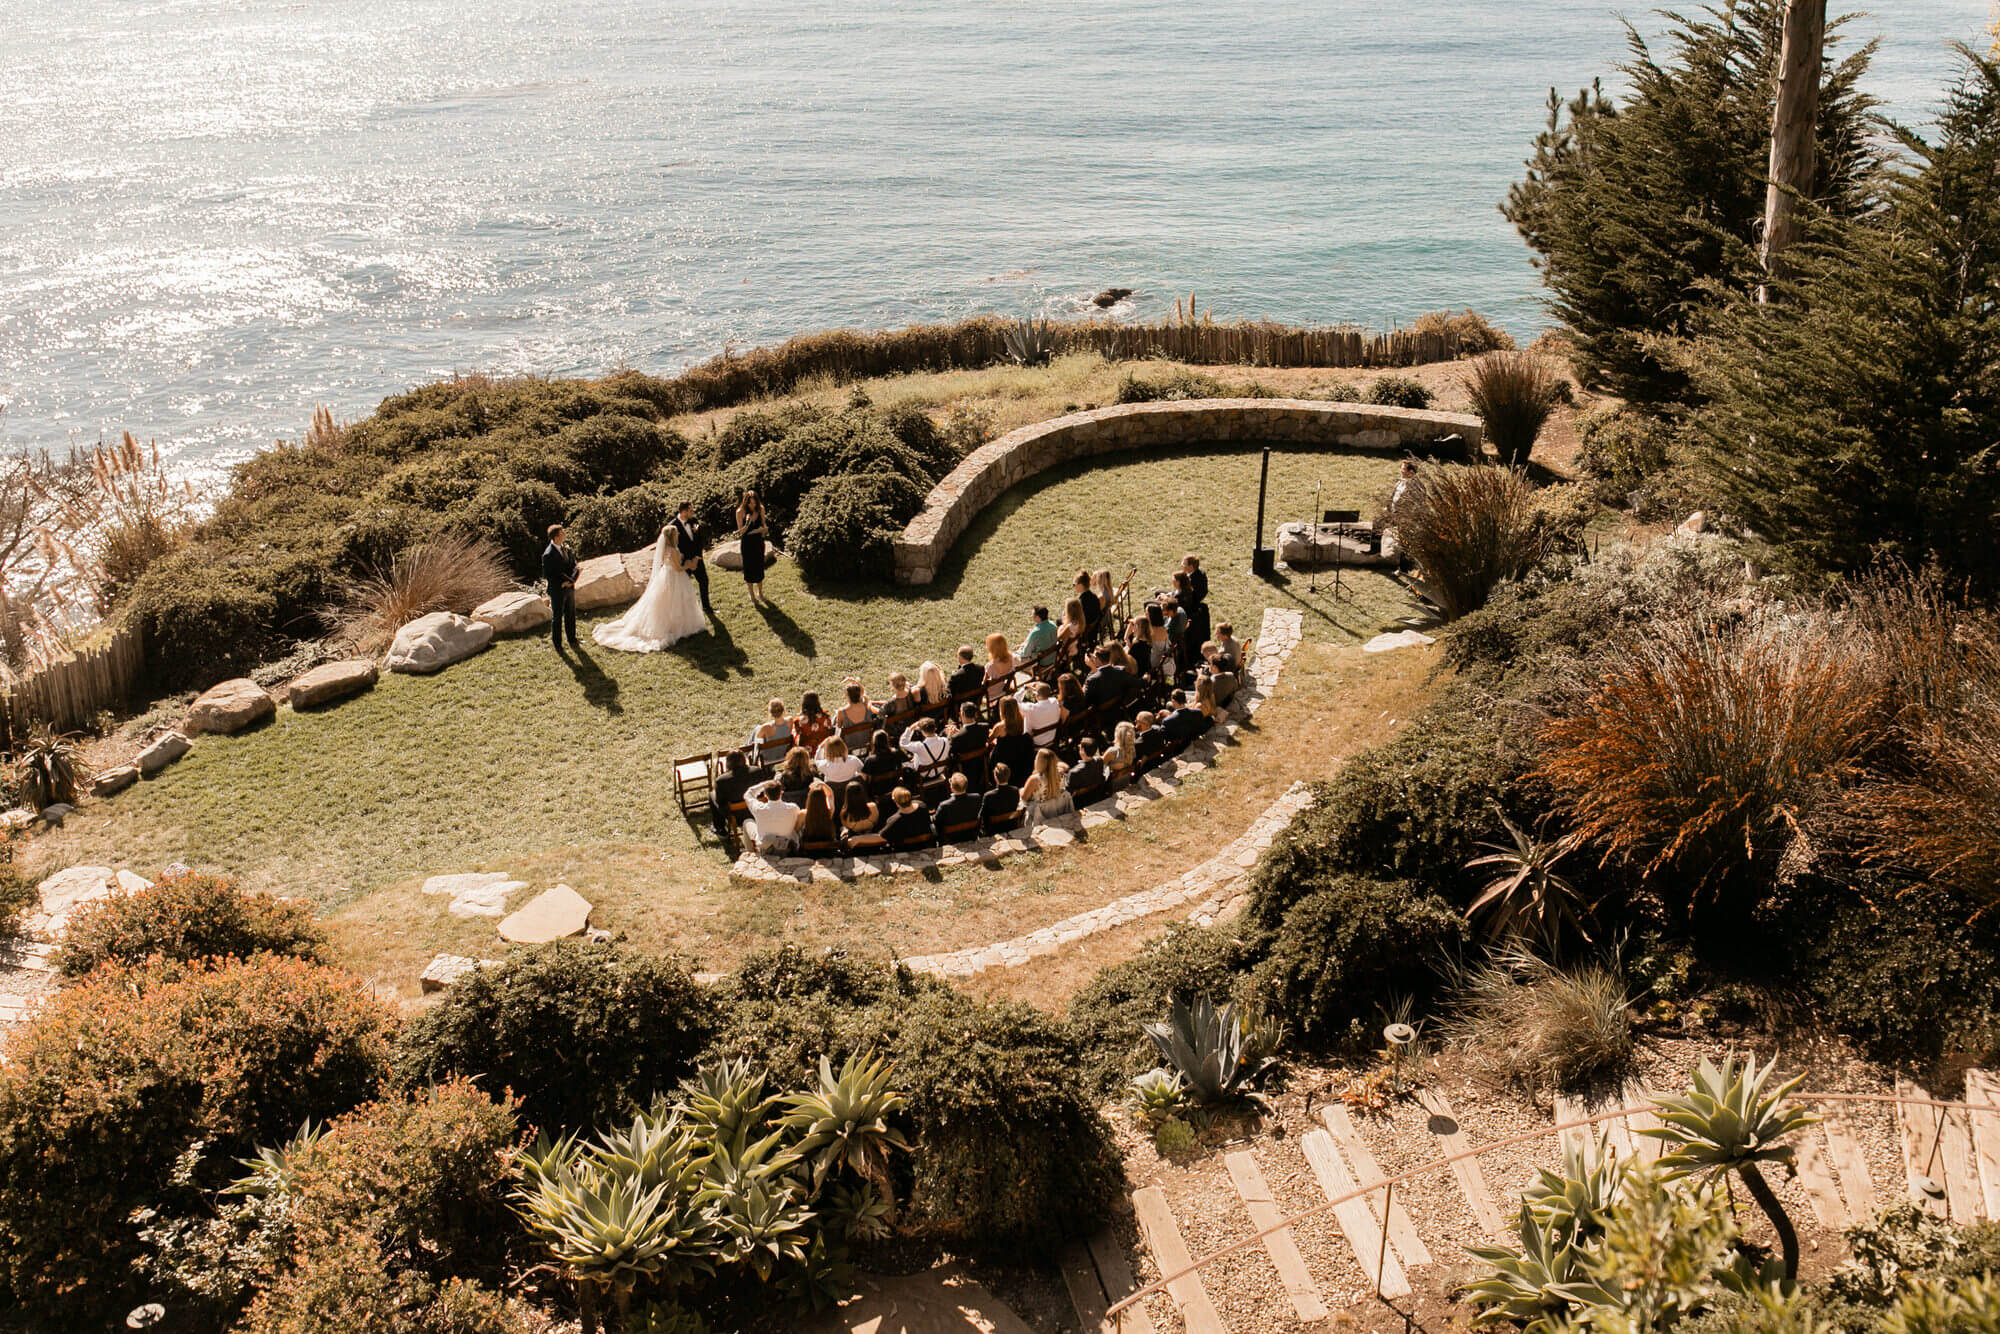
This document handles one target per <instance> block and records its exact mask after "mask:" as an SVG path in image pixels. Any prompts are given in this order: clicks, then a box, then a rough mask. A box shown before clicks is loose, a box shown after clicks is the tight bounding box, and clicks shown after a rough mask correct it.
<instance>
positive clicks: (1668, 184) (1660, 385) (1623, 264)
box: [1500, 0, 1879, 405]
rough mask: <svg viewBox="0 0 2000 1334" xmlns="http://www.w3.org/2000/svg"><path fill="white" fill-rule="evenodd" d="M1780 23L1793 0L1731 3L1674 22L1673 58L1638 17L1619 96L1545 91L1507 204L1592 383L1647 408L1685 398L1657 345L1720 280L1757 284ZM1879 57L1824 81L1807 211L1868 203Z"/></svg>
mask: <svg viewBox="0 0 2000 1334" xmlns="http://www.w3.org/2000/svg"><path fill="white" fill-rule="evenodd" d="M1784 15H1785V5H1784V2H1783V0H1735V2H1734V3H1730V4H1726V5H1719V6H1715V7H1712V8H1709V9H1706V10H1703V11H1700V12H1699V13H1698V14H1696V15H1694V16H1692V17H1684V16H1679V15H1672V16H1669V17H1671V18H1672V20H1673V23H1674V27H1673V29H1672V31H1671V32H1670V34H1669V37H1668V43H1669V46H1670V48H1671V55H1670V56H1669V57H1667V58H1666V59H1656V58H1655V56H1654V53H1653V51H1652V49H1651V48H1650V47H1649V46H1648V45H1647V43H1646V42H1645V40H1644V39H1643V38H1641V37H1640V36H1639V34H1638V32H1637V31H1636V30H1634V29H1632V28H1631V26H1630V25H1629V24H1628V25H1627V28H1626V31H1627V42H1628V44H1629V46H1630V48H1631V52H1632V56H1631V59H1630V61H1629V62H1627V63H1626V64H1625V65H1623V66H1621V72H1622V73H1623V74H1624V75H1625V77H1626V78H1627V80H1628V81H1629V82H1630V84H1631V91H1630V92H1629V93H1628V94H1627V95H1626V96H1625V97H1624V98H1623V100H1622V101H1614V100H1613V99H1612V98H1610V97H1607V96H1606V95H1605V94H1604V92H1603V90H1602V88H1601V87H1600V86H1598V85H1595V84H1594V85H1592V86H1591V87H1590V88H1588V89H1585V90H1584V91H1583V92H1581V93H1579V94H1578V95H1577V96H1576V97H1575V98H1573V99H1571V100H1570V101H1568V102H1564V101H1562V100H1561V99H1560V98H1559V97H1558V96H1557V95H1556V94H1555V92H1554V91H1553V90H1552V91H1551V92H1550V94H1549V123H1548V128H1547V129H1546V130H1544V131H1543V132H1542V133H1541V134H1540V135H1538V136H1536V139H1535V146H1534V153H1533V155H1532V156H1531V157H1530V158H1529V159H1528V161H1527V168H1528V170H1527V175H1526V177H1525V179H1523V180H1521V181H1519V182H1517V183H1515V184H1514V186H1513V187H1511V188H1510V189H1509V190H1508V192H1507V199H1506V202H1505V203H1504V204H1502V205H1501V207H1500V211H1501V213H1502V214H1504V215H1505V216H1506V218H1507V219H1508V221H1510V222H1512V223H1513V224H1514V225H1515V227H1516V228H1517V229H1519V231H1520V233H1521V236H1522V237H1523V239H1525V240H1526V241H1527V243H1528V245H1529V247H1530V248H1531V249H1533V250H1534V251H1535V253H1536V256H1537V258H1536V264H1537V266H1538V267H1539V268H1540V269H1541V270H1542V276H1543V281H1544V282H1545V283H1546V284H1547V286H1548V288H1549V293H1550V296H1549V304H1550V307H1551V308H1552V310H1553V311H1554V312H1555V314H1556V315H1557V317H1558V318H1560V319H1561V320H1562V321H1563V323H1564V324H1565V325H1567V326H1568V327H1569V331H1570V333H1571V334H1572V336H1573V338H1574V340H1575V345H1576V361H1577V371H1578V374H1579V375H1580V376H1581V377H1582V379H1583V381H1584V382H1585V383H1586V384H1588V385H1590V386H1591V387H1593V388H1598V389H1603V390H1607V391H1609V392H1611V393H1614V394H1617V395H1619V396H1621V397H1623V398H1626V399H1628V400H1630V401H1632V402H1635V403H1639V404H1647V405H1667V404H1672V403H1676V402H1678V401H1680V400H1681V399H1682V398H1683V396H1684V395H1685V393H1686V389H1687V381H1686V375H1685V373H1684V371H1682V370H1681V369H1680V368H1679V367H1678V365H1677V364H1675V363H1676V361H1677V358H1675V357H1674V356H1672V355H1671V353H1670V352H1669V351H1667V350H1664V349H1663V348H1662V347H1661V346H1660V343H1659V340H1660V339H1662V338H1664V339H1668V340H1675V339H1680V338H1683V337H1685V336H1686V335H1687V334H1688V333H1689V331H1690V330H1691V329H1692V327H1693V326H1694V324H1695V323H1696V322H1697V320H1698V318H1699V316H1700V314H1701V312H1702V310H1703V309H1705V308H1706V307H1707V306H1708V305H1709V304H1711V303H1712V302H1713V300H1714V299H1715V296H1714V292H1713V289H1712V285H1713V284H1716V283H1723V284H1727V285H1728V286H1729V287H1731V288H1740V287H1743V286H1746V285H1751V284H1754V283H1755V282H1756V281H1757V278H1758V276H1759V271H1758V267H1757V254H1756V247H1757V241H1758V233H1759V230H1760V228H1761V226H1762V222H1763V215H1764V203H1765V187H1766V168H1767V165H1768V159H1769V152H1770V133H1771V111H1772V106H1773V103H1774V101H1775V98H1776V90H1777V80H1778V63H1779V49H1780V46H1781V44H1782V37H1783V30H1784ZM1838 26H1839V25H1838V24H1835V25H1833V27H1834V28H1837V27H1838ZM1832 45H1833V39H1832V36H1831V34H1829V38H1828V46H1829V49H1830V48H1831V47H1832ZM1873 50H1874V44H1873V43H1870V44H1869V45H1867V46H1864V47H1862V48H1861V49H1860V50H1859V51H1857V52H1855V53H1854V54H1853V55H1851V56H1849V57H1847V58H1846V59H1845V60H1843V61H1840V62H1839V63H1837V64H1836V63H1829V64H1828V65H1827V67H1826V68H1825V70H1824V71H1823V73H1822V76H1821V79H1822V81H1821V85H1820V96H1819V106H1818V117H1817V128H1816V132H1815V133H1816V144H1817V147H1816V152H1815V159H1816V168H1817V169H1816V170H1815V172H1814V176H1813V189H1812V191H1811V194H1810V196H1809V197H1808V198H1807V199H1806V200H1805V201H1802V202H1803V203H1804V204H1805V205H1806V206H1807V207H1808V208H1809V209H1811V210H1813V211H1819V212H1825V213H1828V214H1831V215H1832V216H1835V217H1852V216H1854V215H1855V214H1857V213H1858V212H1859V211H1860V210H1861V209H1862V208H1863V207H1865V204H1866V201H1867V197H1868V185H1869V182H1870V180H1871V179H1872V177H1873V176H1874V174H1875V173H1876V171H1877V170H1878V167H1879V155H1878V154H1877V153H1876V151H1875V150H1874V149H1873V148H1872V147H1871V146H1870V134H1871V131H1873V130H1874V129H1876V128H1877V124H1878V122H1877V120H1876V118H1875V116H1874V112H1873V108H1874V106H1875V102H1874V100H1873V99H1871V98H1869V97H1867V96H1866V95H1864V94H1863V93H1861V92H1859V91H1858V90H1857V86H1856V85H1857V83H1858V81H1859V80H1860V78H1861V77H1862V75H1863V74H1864V73H1865V72H1866V70H1867V68H1868V60H1869V56H1870V54H1871V53H1872V52H1873Z"/></svg>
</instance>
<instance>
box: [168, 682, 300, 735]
mask: <svg viewBox="0 0 2000 1334" xmlns="http://www.w3.org/2000/svg"><path fill="white" fill-rule="evenodd" d="M277 711H278V701H276V700H274V699H272V698H271V695H270V692H269V691H267V690H265V689H264V687H262V686H260V685H258V684H257V683H256V682H255V681H252V680H251V679H250V678H249V677H247V676H239V677H237V678H236V679H235V680H233V681H224V682H223V683H222V684H221V685H219V686H211V687H210V688H209V689H207V690H205V691H203V692H202V693H201V694H200V695H199V696H198V697H197V698H196V699H195V702H194V703H193V704H191V705H189V706H188V716H187V723H186V728H187V733H188V735H189V736H199V735H201V734H202V733H203V732H217V733H221V734H223V735H227V734H229V733H231V732H240V731H242V730H243V729H244V728H246V727H248V726H250V725H251V724H252V723H261V722H263V721H264V720H265V719H266V718H269V717H270V716H271V715H272V714H274V713H276V712H277Z"/></svg>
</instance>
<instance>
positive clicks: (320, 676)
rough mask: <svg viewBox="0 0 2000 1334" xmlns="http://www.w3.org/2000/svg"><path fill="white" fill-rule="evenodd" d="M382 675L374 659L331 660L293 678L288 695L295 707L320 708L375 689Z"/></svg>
mask: <svg viewBox="0 0 2000 1334" xmlns="http://www.w3.org/2000/svg"><path fill="white" fill-rule="evenodd" d="M381 675H382V672H381V669H380V668H378V667H376V665H375V662H374V660H373V659H372V658H349V659H347V660H346V661H344V662H329V663H325V664H322V665H321V666H318V667H315V668H313V669H312V670H311V671H309V672H307V673H306V674H305V675H303V676H297V677H294V678H293V679H292V683H291V684H290V685H288V686H286V687H285V698H286V699H288V700H290V701H291V705H292V707H293V708H294V709H317V708H319V707H321V706H322V705H326V704H331V703H333V701H335V700H337V699H346V698H347V697H348V696H349V695H358V694H360V693H361V692H362V691H364V690H372V689H373V688H374V686H375V682H376V681H377V680H378V679H380V677H381Z"/></svg>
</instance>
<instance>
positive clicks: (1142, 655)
mask: <svg viewBox="0 0 2000 1334" xmlns="http://www.w3.org/2000/svg"><path fill="white" fill-rule="evenodd" d="M1123 647H1124V649H1125V651H1126V652H1127V653H1130V654H1131V655H1132V661H1134V662H1136V663H1138V664H1139V675H1141V676H1144V675H1146V674H1147V673H1148V672H1150V671H1151V670H1152V666H1153V629H1152V627H1151V626H1149V625H1147V624H1146V618H1145V617H1143V616H1134V617H1133V618H1132V619H1131V621H1130V622H1128V623H1127V624H1126V626H1125V642H1124V645H1123Z"/></svg>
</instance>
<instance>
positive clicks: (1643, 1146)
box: [1624, 1084, 1667, 1163]
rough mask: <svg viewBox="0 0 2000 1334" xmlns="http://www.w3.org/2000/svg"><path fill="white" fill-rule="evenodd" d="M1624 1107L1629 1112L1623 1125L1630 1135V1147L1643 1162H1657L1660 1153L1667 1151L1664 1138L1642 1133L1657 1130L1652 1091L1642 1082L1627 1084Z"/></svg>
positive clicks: (1658, 1119) (1657, 1122) (1658, 1124)
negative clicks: (1642, 1132)
mask: <svg viewBox="0 0 2000 1334" xmlns="http://www.w3.org/2000/svg"><path fill="white" fill-rule="evenodd" d="M1624 1099H1625V1108H1626V1111H1627V1112H1628V1113H1629V1114H1628V1115H1627V1116H1626V1118H1625V1125H1626V1127H1627V1129H1628V1130H1629V1132H1630V1133H1631V1136H1632V1147H1633V1148H1634V1149H1635V1150H1636V1151H1637V1152H1638V1155H1639V1157H1640V1159H1641V1160H1642V1161H1644V1162H1649V1163H1657V1162H1659V1161H1660V1155H1661V1154H1663V1153H1665V1152H1666V1151H1667V1146H1666V1142H1665V1141H1664V1140H1659V1139H1655V1138H1654V1137H1653V1136H1651V1135H1642V1134H1640V1133H1639V1132H1640V1131H1642V1130H1658V1129H1659V1128H1660V1118H1659V1117H1657V1116H1655V1115H1653V1091H1652V1090H1651V1089H1649V1088H1647V1087H1646V1086H1645V1085H1643V1084H1627V1085H1626V1086H1625V1092H1624Z"/></svg>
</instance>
